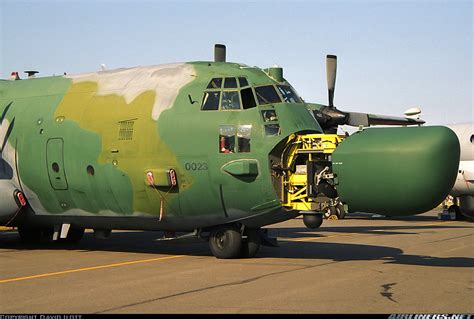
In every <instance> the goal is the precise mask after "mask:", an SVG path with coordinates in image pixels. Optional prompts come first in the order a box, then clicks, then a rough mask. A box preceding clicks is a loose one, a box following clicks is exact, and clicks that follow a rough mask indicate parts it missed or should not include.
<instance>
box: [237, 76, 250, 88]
mask: <svg viewBox="0 0 474 319" xmlns="http://www.w3.org/2000/svg"><path fill="white" fill-rule="evenodd" d="M239 84H240V87H241V88H243V87H246V86H248V85H249V82H248V81H247V79H246V78H244V77H240V78H239Z"/></svg>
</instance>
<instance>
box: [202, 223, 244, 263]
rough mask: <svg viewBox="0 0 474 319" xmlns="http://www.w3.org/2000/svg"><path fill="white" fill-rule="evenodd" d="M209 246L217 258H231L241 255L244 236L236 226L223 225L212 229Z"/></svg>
mask: <svg viewBox="0 0 474 319" xmlns="http://www.w3.org/2000/svg"><path fill="white" fill-rule="evenodd" d="M209 247H210V248H211V252H212V254H213V255H214V256H215V257H216V258H220V259H229V258H236V257H239V256H240V252H241V248H242V236H241V235H240V231H239V229H238V228H237V227H235V226H228V225H223V226H219V227H216V228H215V229H214V230H212V232H211V234H210V237H209Z"/></svg>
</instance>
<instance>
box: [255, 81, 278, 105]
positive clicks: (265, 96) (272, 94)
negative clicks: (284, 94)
mask: <svg viewBox="0 0 474 319" xmlns="http://www.w3.org/2000/svg"><path fill="white" fill-rule="evenodd" d="M255 94H257V100H258V104H260V105H265V104H271V103H280V102H281V100H280V97H279V96H278V93H277V92H276V90H275V87H273V85H265V86H259V87H256V88H255Z"/></svg>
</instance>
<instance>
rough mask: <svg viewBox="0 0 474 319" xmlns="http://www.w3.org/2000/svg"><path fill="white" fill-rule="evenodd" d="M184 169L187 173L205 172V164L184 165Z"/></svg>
mask: <svg viewBox="0 0 474 319" xmlns="http://www.w3.org/2000/svg"><path fill="white" fill-rule="evenodd" d="M184 168H185V169H186V170H187V171H207V163H194V162H193V163H186V164H184Z"/></svg>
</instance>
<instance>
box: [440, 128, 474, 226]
mask: <svg viewBox="0 0 474 319" xmlns="http://www.w3.org/2000/svg"><path fill="white" fill-rule="evenodd" d="M446 126H447V127H449V128H450V129H451V130H453V131H454V133H456V135H457V137H458V139H459V145H460V146H461V158H460V162H459V169H458V176H457V178H456V183H455V184H454V187H453V190H452V191H451V193H450V195H451V196H453V197H454V200H453V203H454V204H453V205H451V206H450V207H449V209H448V211H449V212H455V213H456V219H458V218H460V217H462V216H461V214H462V215H464V216H465V217H467V218H469V219H474V123H464V124H453V125H446Z"/></svg>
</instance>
